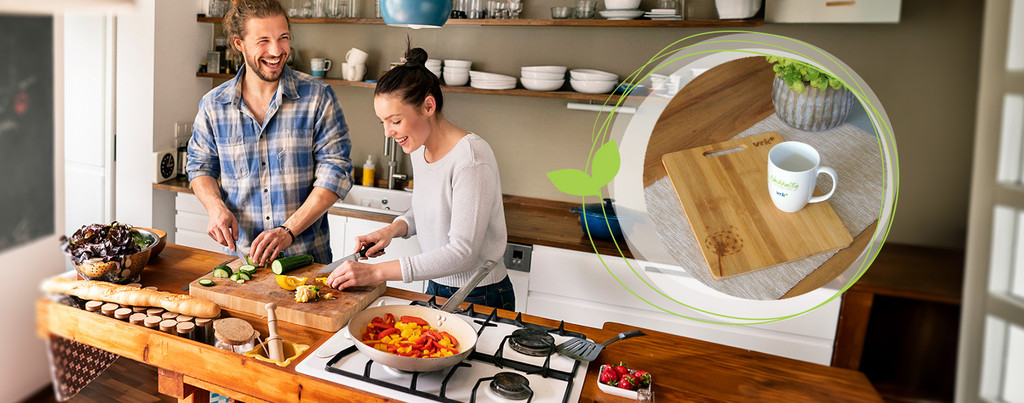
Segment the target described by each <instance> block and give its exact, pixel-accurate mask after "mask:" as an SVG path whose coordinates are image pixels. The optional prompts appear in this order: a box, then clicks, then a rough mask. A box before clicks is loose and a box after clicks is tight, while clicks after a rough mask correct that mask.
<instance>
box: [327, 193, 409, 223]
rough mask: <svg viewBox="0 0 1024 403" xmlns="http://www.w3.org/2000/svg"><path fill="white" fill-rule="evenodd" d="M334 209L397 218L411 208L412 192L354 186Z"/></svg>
mask: <svg viewBox="0 0 1024 403" xmlns="http://www.w3.org/2000/svg"><path fill="white" fill-rule="evenodd" d="M334 207H340V208H347V209H353V210H361V211H369V212H371V213H381V214H389V215H393V216H399V215H402V214H405V212H406V210H409V208H410V207H412V192H407V191H404V190H391V189H383V188H374V187H366V186H358V185H355V186H352V190H350V191H349V192H348V195H347V196H345V199H344V200H341V201H338V202H337V203H334Z"/></svg>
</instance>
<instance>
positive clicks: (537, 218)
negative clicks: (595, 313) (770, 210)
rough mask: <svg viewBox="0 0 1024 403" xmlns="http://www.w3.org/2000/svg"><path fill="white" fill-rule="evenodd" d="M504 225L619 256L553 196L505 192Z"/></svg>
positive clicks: (537, 241)
mask: <svg viewBox="0 0 1024 403" xmlns="http://www.w3.org/2000/svg"><path fill="white" fill-rule="evenodd" d="M153 188H154V189H162V190H169V191H172V192H183V193H192V189H191V188H189V186H188V181H186V180H182V179H171V180H169V181H165V182H161V183H154V184H153ZM504 202H505V226H506V228H507V229H508V241H509V242H515V243H522V244H528V245H544V246H551V247H554V248H562V249H569V250H577V251H582V252H593V251H594V250H595V249H596V250H597V251H598V252H600V253H602V254H605V255H613V256H619V255H620V254H619V250H618V249H617V248H616V247H615V244H614V243H612V242H610V241H603V240H594V243H593V244H591V242H590V238H588V237H587V236H586V235H584V234H583V229H582V228H580V222H579V216H578V215H577V214H576V213H572V212H570V211H569V210H570V209H571V208H573V207H574V206H576V205H577V204H576V203H566V202H561V201H555V200H544V199H534V198H529V197H522V196H510V195H505V196H504ZM327 212H328V214H336V215H341V216H346V217H353V218H360V219H364V220H371V221H378V222H387V223H389V222H391V221H393V220H394V219H395V217H394V216H390V215H387V214H377V213H370V212H366V211H360V210H353V209H346V208H339V207H331V208H330V210H328V211H327ZM619 247H620V248H622V255H625V256H626V257H628V258H632V257H633V255H632V254H631V253H630V252H629V248H628V247H627V246H626V244H625V242H620V244H619Z"/></svg>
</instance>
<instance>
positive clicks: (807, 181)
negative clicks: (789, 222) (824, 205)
mask: <svg viewBox="0 0 1024 403" xmlns="http://www.w3.org/2000/svg"><path fill="white" fill-rule="evenodd" d="M819 174H827V175H828V176H831V177H832V189H831V190H829V192H828V193H827V194H825V195H822V196H817V197H812V195H813V193H814V187H815V185H816V184H817V182H818V175H819ZM838 185H839V181H838V180H837V177H836V171H835V170H834V169H832V168H829V167H823V166H821V156H820V155H819V154H818V150H815V149H814V147H811V146H809V145H807V144H805V143H801V142H799V141H785V142H782V143H779V144H777V145H775V146H774V147H772V149H771V151H768V193H769V194H770V195H771V197H772V202H773V203H775V207H777V208H778V209H779V210H782V211H785V212H787V213H795V212H797V211H800V210H801V209H803V208H804V206H806V205H807V203H818V202H823V201H825V200H828V198H829V197H832V194H833V193H835V191H836V186H838Z"/></svg>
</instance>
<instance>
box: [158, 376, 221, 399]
mask: <svg viewBox="0 0 1024 403" xmlns="http://www.w3.org/2000/svg"><path fill="white" fill-rule="evenodd" d="M158 370H159V372H158V376H157V380H158V382H157V389H158V390H159V391H160V393H162V394H165V395H167V396H170V397H173V398H177V399H178V401H179V402H182V403H186V402H187V403H210V392H209V391H206V390H203V389H200V388H197V387H195V386H192V385H189V384H186V383H185V382H184V381H183V380H182V379H183V377H182V375H181V374H180V373H177V372H174V371H168V370H166V369H163V368H158Z"/></svg>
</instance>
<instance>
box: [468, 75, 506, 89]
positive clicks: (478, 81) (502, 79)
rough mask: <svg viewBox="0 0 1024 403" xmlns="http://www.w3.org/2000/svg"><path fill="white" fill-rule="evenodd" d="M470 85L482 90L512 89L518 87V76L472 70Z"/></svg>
mask: <svg viewBox="0 0 1024 403" xmlns="http://www.w3.org/2000/svg"><path fill="white" fill-rule="evenodd" d="M469 86H470V87H473V88H479V89H482V90H510V89H513V88H515V87H516V78H515V77H512V76H506V75H504V74H495V73H485V72H482V71H470V72H469Z"/></svg>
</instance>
